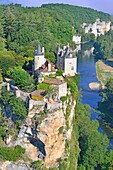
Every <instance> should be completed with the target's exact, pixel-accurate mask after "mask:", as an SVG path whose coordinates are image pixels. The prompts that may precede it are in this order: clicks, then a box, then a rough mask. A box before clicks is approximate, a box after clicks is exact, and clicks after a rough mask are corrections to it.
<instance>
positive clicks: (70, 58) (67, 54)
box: [56, 45, 77, 76]
mask: <svg viewBox="0 0 113 170" xmlns="http://www.w3.org/2000/svg"><path fill="white" fill-rule="evenodd" d="M56 66H57V68H58V69H60V70H63V73H64V76H74V75H75V73H77V57H76V56H75V54H74V53H73V52H72V51H71V50H70V47H69V45H67V46H64V48H63V49H62V48H60V47H59V49H58V52H57V63H56Z"/></svg>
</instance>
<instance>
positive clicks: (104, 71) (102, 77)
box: [96, 60, 113, 88]
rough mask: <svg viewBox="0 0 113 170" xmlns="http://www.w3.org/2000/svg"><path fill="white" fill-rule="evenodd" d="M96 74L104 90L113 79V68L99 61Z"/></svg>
mask: <svg viewBox="0 0 113 170" xmlns="http://www.w3.org/2000/svg"><path fill="white" fill-rule="evenodd" d="M108 63H109V61H108ZM96 73H97V78H98V80H99V81H100V82H101V85H102V88H104V85H105V84H106V82H107V80H108V79H110V78H113V67H112V66H110V65H108V64H107V62H106V63H105V62H103V61H101V60H98V61H97V62H96Z"/></svg>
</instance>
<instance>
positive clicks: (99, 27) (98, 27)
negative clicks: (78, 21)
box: [82, 19, 111, 37]
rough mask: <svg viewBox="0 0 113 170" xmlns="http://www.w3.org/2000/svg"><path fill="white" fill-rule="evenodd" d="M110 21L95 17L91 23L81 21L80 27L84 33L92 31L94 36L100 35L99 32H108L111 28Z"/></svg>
mask: <svg viewBox="0 0 113 170" xmlns="http://www.w3.org/2000/svg"><path fill="white" fill-rule="evenodd" d="M110 25H111V22H110V21H109V22H107V23H106V22H105V21H101V20H100V19H96V21H95V22H94V23H93V24H87V23H83V25H82V28H83V29H84V31H85V33H89V32H91V33H93V34H94V35H95V36H96V37H97V36H100V35H101V34H102V35H104V34H105V32H108V31H109V30H110V29H111V26H110Z"/></svg>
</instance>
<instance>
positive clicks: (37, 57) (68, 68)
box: [32, 44, 77, 76]
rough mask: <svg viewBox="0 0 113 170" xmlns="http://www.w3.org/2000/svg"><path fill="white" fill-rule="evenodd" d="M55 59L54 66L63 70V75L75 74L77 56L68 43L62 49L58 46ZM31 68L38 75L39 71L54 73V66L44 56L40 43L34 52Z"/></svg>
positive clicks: (45, 73) (47, 73) (43, 73)
mask: <svg viewBox="0 0 113 170" xmlns="http://www.w3.org/2000/svg"><path fill="white" fill-rule="evenodd" d="M56 60H57V61H56V67H57V68H58V69H60V70H62V71H63V75H64V76H74V75H75V73H76V72H77V57H76V56H75V54H74V53H73V52H72V51H71V50H70V47H69V45H67V46H64V47H63V49H62V48H60V47H59V48H58V51H57V58H56ZM32 69H33V70H32V71H33V73H36V72H38V75H39V74H40V73H41V74H42V75H49V74H55V73H56V69H55V66H54V65H53V64H52V63H50V61H49V60H47V59H46V58H45V57H44V47H42V49H41V47H40V44H39V45H38V48H37V49H36V50H35V53H34V62H33V65H32Z"/></svg>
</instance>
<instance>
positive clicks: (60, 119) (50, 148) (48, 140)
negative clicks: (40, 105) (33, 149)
mask: <svg viewBox="0 0 113 170" xmlns="http://www.w3.org/2000/svg"><path fill="white" fill-rule="evenodd" d="M64 127H65V117H64V114H63V111H62V109H60V110H57V111H54V113H52V114H48V117H47V118H46V119H45V120H43V121H42V123H41V125H40V126H39V127H38V128H37V131H38V132H39V133H38V135H37V137H38V138H39V139H40V140H41V141H42V142H43V143H44V145H45V146H44V149H45V165H46V166H54V165H55V164H56V162H57V160H58V159H59V158H61V157H63V156H64V153H65V137H64V135H63V133H62V132H60V128H62V129H63V128H64Z"/></svg>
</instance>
